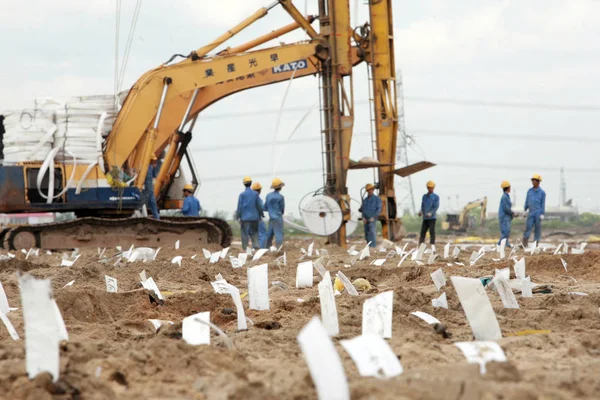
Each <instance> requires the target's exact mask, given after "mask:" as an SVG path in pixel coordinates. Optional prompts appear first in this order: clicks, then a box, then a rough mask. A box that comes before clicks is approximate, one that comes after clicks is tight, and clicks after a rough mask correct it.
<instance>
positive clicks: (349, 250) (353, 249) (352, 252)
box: [348, 246, 358, 256]
mask: <svg viewBox="0 0 600 400" xmlns="http://www.w3.org/2000/svg"><path fill="white" fill-rule="evenodd" d="M348 254H349V255H351V256H357V255H358V251H356V246H352V247H350V248H349V249H348Z"/></svg>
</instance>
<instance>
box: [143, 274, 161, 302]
mask: <svg viewBox="0 0 600 400" xmlns="http://www.w3.org/2000/svg"><path fill="white" fill-rule="evenodd" d="M142 286H143V287H144V289H147V290H150V291H152V292H154V294H156V296H157V297H158V298H159V299H160V300H164V297H163V295H162V294H161V293H160V290H158V285H156V282H154V278H152V277H150V278H148V279H146V280H145V281H142Z"/></svg>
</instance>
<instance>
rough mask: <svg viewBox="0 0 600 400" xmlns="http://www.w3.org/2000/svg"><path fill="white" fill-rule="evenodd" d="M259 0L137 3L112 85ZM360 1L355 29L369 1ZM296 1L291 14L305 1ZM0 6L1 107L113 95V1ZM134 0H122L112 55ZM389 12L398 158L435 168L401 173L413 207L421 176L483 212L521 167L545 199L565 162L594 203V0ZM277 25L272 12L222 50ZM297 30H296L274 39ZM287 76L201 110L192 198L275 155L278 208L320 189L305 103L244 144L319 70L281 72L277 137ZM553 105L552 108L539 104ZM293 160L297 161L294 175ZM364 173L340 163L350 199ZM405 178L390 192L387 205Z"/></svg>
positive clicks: (418, 4)
mask: <svg viewBox="0 0 600 400" xmlns="http://www.w3.org/2000/svg"><path fill="white" fill-rule="evenodd" d="M269 2H270V1H269V0H221V1H216V2H215V1H199V0H179V1H171V2H165V1H159V0H144V1H143V4H142V8H141V12H140V16H139V21H138V24H137V29H136V31H135V34H134V40H133V44H132V49H131V54H130V56H129V58H128V60H127V69H126V73H125V85H124V86H125V87H128V86H131V85H132V84H133V83H134V82H135V80H136V79H137V77H139V76H140V75H141V74H142V73H143V72H145V71H147V70H148V69H150V68H153V67H155V66H157V65H159V64H160V63H162V62H164V61H166V60H167V59H169V58H170V56H171V55H172V54H175V53H182V54H187V53H189V51H190V50H192V49H196V48H199V47H201V46H203V45H205V44H207V43H208V42H209V41H211V40H212V39H214V38H216V37H217V36H219V35H220V34H221V33H223V32H224V31H226V30H227V29H229V28H231V27H232V26H233V25H234V24H235V23H237V22H238V21H240V20H241V19H242V18H244V17H245V16H248V15H250V14H251V13H252V12H253V11H255V10H256V9H258V8H259V7H261V6H263V5H266V4H267V3H269ZM351 3H352V5H353V6H354V3H355V2H354V1H351ZM357 3H360V5H359V8H358V19H359V22H360V23H361V24H362V23H363V22H365V21H366V20H367V18H368V15H367V6H366V5H363V4H362V3H363V1H360V2H357ZM295 4H296V5H297V6H298V7H299V8H300V9H301V10H304V7H305V3H304V1H302V0H296V1H295ZM0 6H1V7H2V13H0V38H2V40H1V42H2V51H3V55H4V57H3V62H2V64H1V65H0V88H1V89H2V96H1V97H0V110H1V109H13V108H17V109H18V108H25V107H32V105H33V99H34V98H35V97H38V96H44V97H48V96H49V97H56V98H59V99H66V98H68V97H69V96H74V95H88V94H108V93H112V92H113V90H114V89H113V88H114V62H115V56H114V51H115V19H116V17H115V1H114V0H113V1H100V0H88V1H85V2H83V1H71V0H51V1H44V0H29V1H19V2H17V1H11V0H0ZM134 6H135V2H134V1H132V0H129V1H123V11H122V18H121V30H120V48H121V57H120V62H121V63H122V62H123V57H122V51H123V49H124V47H125V41H126V38H127V35H128V33H129V27H130V24H131V17H132V13H133V9H134ZM394 7H395V9H394V11H395V13H394V24H395V32H394V33H395V41H396V66H397V67H398V68H400V69H401V70H402V77H403V83H404V85H403V89H404V96H405V107H404V114H405V120H406V130H407V133H408V134H409V135H410V136H411V137H412V138H414V144H413V145H411V146H410V148H409V153H408V154H409V161H411V162H416V161H420V160H425V159H426V160H429V161H432V162H435V163H437V164H438V166H436V167H434V168H432V169H430V170H427V171H424V172H421V173H418V174H416V175H414V176H413V178H412V183H413V189H414V191H415V198H416V200H417V203H418V202H419V201H420V196H421V194H422V193H423V192H424V187H425V182H427V181H428V180H434V181H436V183H437V192H438V194H439V195H440V198H441V208H442V210H448V209H456V208H457V204H460V207H462V206H463V205H464V203H466V202H468V201H470V200H474V199H477V198H479V197H483V196H488V197H489V199H490V205H489V208H490V209H491V210H494V209H495V208H496V207H497V205H498V201H499V197H500V195H501V189H500V183H501V181H502V180H505V179H507V180H510V181H511V182H512V184H513V188H514V191H515V192H516V193H515V195H516V197H517V204H516V205H517V207H522V206H523V205H522V203H523V201H524V197H525V192H526V190H527V189H528V187H529V186H530V182H529V178H530V176H531V175H532V174H533V173H540V174H542V176H543V182H542V187H543V188H544V189H545V190H546V193H547V203H548V204H547V205H548V206H552V205H558V199H559V197H558V196H559V168H560V167H561V166H564V168H565V176H566V182H567V192H568V193H567V195H568V197H569V198H573V199H574V202H575V203H576V204H577V205H578V206H579V207H580V209H581V210H593V211H600V209H599V207H598V202H599V200H600V185H597V184H596V181H597V178H598V176H599V173H600V158H599V157H598V150H600V143H599V142H600V137H599V136H598V135H597V133H598V126H599V125H600V79H598V71H600V41H599V40H598V38H599V37H600V1H592V0H587V1H586V0H577V1H564V0H563V1H555V0H543V1H542V0H539V1H528V0H519V1H516V0H514V1H500V0H489V1H486V0H462V1H445V0H419V1H416V0H413V1H395V2H394ZM308 10H309V13H316V1H314V0H309V1H308ZM353 15H355V12H354V11H353ZM289 22H291V19H290V17H289V16H288V15H287V14H285V12H283V11H282V10H281V9H280V8H279V7H278V8H276V9H274V10H273V11H272V12H271V13H270V14H269V15H268V16H267V17H265V18H263V19H262V20H260V21H259V22H257V23H256V24H255V25H253V26H252V27H251V28H249V29H248V30H247V31H244V32H242V33H241V34H240V35H239V36H238V37H236V38H234V39H233V40H232V41H231V42H230V45H232V46H233V45H236V44H240V43H243V42H245V41H247V40H250V39H252V38H255V37H257V36H258V35H260V34H262V33H265V32H268V31H270V30H272V29H275V28H277V27H280V26H283V25H286V24H288V23H289ZM315 26H317V25H316V24H315ZM304 38H306V36H305V35H303V34H302V33H301V32H297V33H294V34H290V35H288V36H286V37H283V38H280V40H279V41H285V42H286V43H291V42H295V41H297V40H302V39H304ZM279 41H275V42H274V43H272V44H271V45H277V44H278V42H279ZM365 68H366V67H365V66H364V65H362V66H359V67H357V68H356V69H355V77H354V82H355V102H356V112H355V114H356V116H355V118H356V121H355V135H356V136H355V139H354V143H353V147H352V157H353V158H355V159H358V158H361V157H363V156H370V155H371V144H370V138H369V136H368V132H369V131H370V127H369V108H368V107H369V106H368V101H367V100H368V94H367V83H368V82H367V76H366V69H365ZM287 85H288V83H282V84H276V85H272V86H268V87H264V88H258V89H253V90H249V91H246V92H243V93H239V94H237V95H234V96H231V97H229V98H227V99H224V100H222V101H221V102H219V103H217V104H215V105H213V106H212V107H210V108H209V109H207V110H206V111H205V112H204V113H203V114H202V115H201V117H200V119H199V121H198V123H197V125H196V129H195V132H194V140H193V142H192V144H191V146H192V148H193V154H194V156H195V161H196V164H197V166H198V169H199V172H200V177H201V179H202V186H201V188H200V191H199V193H198V197H199V198H200V201H201V203H202V205H203V207H204V208H207V209H208V210H210V211H211V212H212V211H215V210H217V209H219V210H225V211H228V212H231V211H232V210H233V209H234V208H235V205H236V204H237V195H238V193H239V192H240V191H241V190H242V184H241V179H242V177H243V176H244V175H252V176H254V177H255V179H256V180H259V181H261V182H262V183H263V186H268V183H269V181H270V179H271V178H272V174H271V170H272V168H273V165H275V171H276V175H277V176H279V177H280V178H282V179H283V180H284V181H285V182H286V187H285V189H284V192H283V193H284V195H286V199H287V203H288V211H289V212H293V213H294V214H296V215H297V214H298V212H297V209H298V203H299V202H300V200H301V199H302V198H303V197H304V196H305V195H306V194H307V193H310V192H311V191H315V190H317V189H318V188H319V187H320V186H322V176H321V173H320V172H319V169H320V167H321V145H320V142H319V140H318V138H319V117H318V109H316V110H314V111H313V112H312V113H311V114H309V117H308V118H307V119H306V120H305V121H304V123H303V124H302V125H301V126H300V128H299V129H298V130H297V132H296V133H295V135H294V137H293V140H300V141H301V142H300V143H296V144H287V145H278V146H276V147H273V146H271V145H270V144H264V145H262V146H255V147H250V146H244V145H249V144H252V143H271V142H272V141H273V139H274V138H276V139H277V140H278V141H286V140H287V138H288V137H289V136H290V134H291V133H292V131H293V130H294V128H295V127H296V126H297V125H298V122H299V120H300V119H301V118H302V115H303V113H304V112H305V111H304V110H308V109H309V108H311V107H312V106H314V105H315V104H316V103H317V102H318V80H317V78H314V77H306V78H303V79H298V80H295V81H294V82H292V83H291V87H290V89H289V95H288V97H287V100H286V103H285V108H291V109H294V110H301V111H293V112H286V113H284V114H283V115H282V116H281V121H280V124H279V129H278V130H277V131H276V126H277V114H276V113H274V112H272V111H273V110H277V109H279V108H280V107H281V104H282V99H283V95H284V92H285V90H286V87H287ZM440 100H443V101H440ZM463 100H473V101H474V103H469V104H465V103H464V102H463ZM482 103H483V104H485V103H493V104H497V105H498V104H506V103H508V105H510V107H508V106H504V107H500V106H494V107H492V106H484V105H483V104H482ZM518 104H523V106H518ZM527 104H529V105H528V106H526V105H527ZM552 104H553V105H561V106H565V107H563V108H562V109H560V108H553V107H549V108H548V107H545V105H552ZM586 106H593V107H588V108H587V109H586ZM261 111H268V112H267V113H261ZM240 113H251V114H252V113H254V114H253V115H251V116H240V115H239V114H240ZM311 138H313V139H315V140H312V141H311V140H310V139H311ZM305 139H306V140H305ZM213 147H218V148H216V149H215V148H213ZM295 170H300V171H303V170H307V171H306V172H304V173H291V172H292V171H295ZM372 180H373V175H372V172H369V171H361V172H355V171H351V172H350V178H349V182H348V186H349V188H350V193H351V195H352V196H353V197H354V198H356V199H359V198H360V197H359V196H360V195H359V190H360V187H361V186H364V184H365V183H367V182H369V181H372ZM406 187H407V186H406V185H401V186H399V189H401V191H399V193H398V194H397V196H398V199H399V200H402V199H404V198H405V193H404V191H405V189H406ZM457 197H458V198H457ZM407 204H408V203H407Z"/></svg>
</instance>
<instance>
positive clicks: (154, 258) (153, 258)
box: [152, 247, 161, 260]
mask: <svg viewBox="0 0 600 400" xmlns="http://www.w3.org/2000/svg"><path fill="white" fill-rule="evenodd" d="M160 249H161V247H159V248H158V249H156V252H155V253H154V255H153V256H152V260H156V257H157V256H158V252H159V251H160Z"/></svg>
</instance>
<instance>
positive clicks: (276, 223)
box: [265, 178, 285, 247]
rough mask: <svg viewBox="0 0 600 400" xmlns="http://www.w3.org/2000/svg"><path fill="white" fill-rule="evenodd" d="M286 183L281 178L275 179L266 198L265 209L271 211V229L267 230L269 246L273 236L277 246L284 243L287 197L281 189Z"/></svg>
mask: <svg viewBox="0 0 600 400" xmlns="http://www.w3.org/2000/svg"><path fill="white" fill-rule="evenodd" d="M284 186H285V183H283V182H282V181H281V179H279V178H275V179H273V182H271V189H273V191H272V192H271V193H269V194H268V195H267V199H266V200H265V211H268V212H269V231H268V232H267V243H266V245H267V247H271V246H272V243H273V237H275V243H276V244H277V247H281V245H283V214H284V213H285V198H284V197H283V196H282V195H281V189H282V188H283V187H284Z"/></svg>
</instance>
